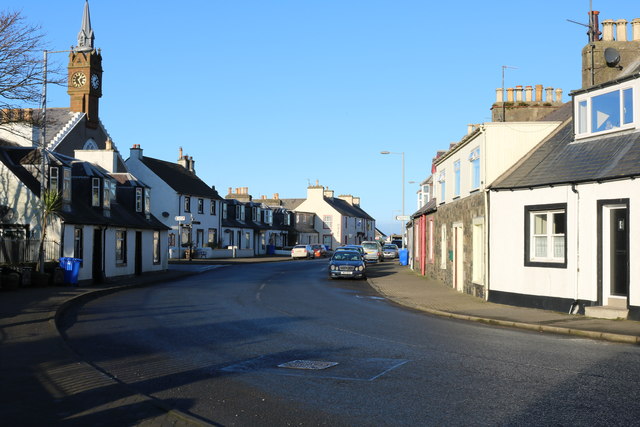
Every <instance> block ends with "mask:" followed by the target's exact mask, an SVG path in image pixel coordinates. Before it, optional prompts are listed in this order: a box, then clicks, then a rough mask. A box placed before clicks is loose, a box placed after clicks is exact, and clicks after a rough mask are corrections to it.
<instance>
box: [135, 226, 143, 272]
mask: <svg viewBox="0 0 640 427" xmlns="http://www.w3.org/2000/svg"><path fill="white" fill-rule="evenodd" d="M135 274H136V276H139V275H141V274H142V232H141V231H136V253H135Z"/></svg>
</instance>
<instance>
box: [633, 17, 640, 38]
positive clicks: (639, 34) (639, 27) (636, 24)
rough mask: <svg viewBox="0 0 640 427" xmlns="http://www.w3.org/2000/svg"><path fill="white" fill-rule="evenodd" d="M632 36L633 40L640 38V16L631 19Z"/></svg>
mask: <svg viewBox="0 0 640 427" xmlns="http://www.w3.org/2000/svg"><path fill="white" fill-rule="evenodd" d="M631 37H632V40H633V41H638V40H640V18H635V19H634V20H633V21H631Z"/></svg>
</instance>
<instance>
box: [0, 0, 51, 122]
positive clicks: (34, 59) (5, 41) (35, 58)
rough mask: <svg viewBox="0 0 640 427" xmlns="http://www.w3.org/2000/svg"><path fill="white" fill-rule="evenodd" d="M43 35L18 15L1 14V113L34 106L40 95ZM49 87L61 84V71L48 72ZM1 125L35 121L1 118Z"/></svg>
mask: <svg viewBox="0 0 640 427" xmlns="http://www.w3.org/2000/svg"><path fill="white" fill-rule="evenodd" d="M45 49H46V47H45V42H44V34H43V32H42V29H41V27H40V26H38V25H32V24H29V23H27V22H26V20H25V18H24V17H23V16H22V15H21V14H20V12H6V11H0V109H2V110H11V109H16V108H20V107H24V106H28V105H31V106H37V105H38V104H39V103H40V101H41V93H42V79H43V75H42V66H43V57H44V55H43V52H44V50H45ZM48 75H49V77H48V78H47V80H48V83H56V84H60V83H62V82H63V78H62V76H61V72H60V69H59V68H58V67H53V69H51V68H50V69H49V71H48ZM3 116H4V117H2V120H3V121H5V122H6V121H22V120H26V121H33V120H34V119H35V117H31V115H27V117H25V116H24V115H22V114H7V113H5V114H3Z"/></svg>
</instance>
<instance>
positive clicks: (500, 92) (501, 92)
mask: <svg viewBox="0 0 640 427" xmlns="http://www.w3.org/2000/svg"><path fill="white" fill-rule="evenodd" d="M496 102H504V90H503V89H502V88H501V87H499V88H497V89H496Z"/></svg>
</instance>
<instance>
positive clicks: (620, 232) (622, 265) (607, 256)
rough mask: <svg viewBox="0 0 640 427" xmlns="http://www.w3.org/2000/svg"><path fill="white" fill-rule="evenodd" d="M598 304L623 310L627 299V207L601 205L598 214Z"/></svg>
mask: <svg viewBox="0 0 640 427" xmlns="http://www.w3.org/2000/svg"><path fill="white" fill-rule="evenodd" d="M599 216H600V218H599V220H600V222H601V226H600V227H599V228H600V236H601V237H600V241H601V244H600V254H599V258H600V263H601V269H600V275H599V276H600V277H599V279H600V280H599V282H600V283H599V285H600V286H599V287H600V290H599V291H600V292H599V301H598V302H599V303H601V304H602V305H608V306H620V307H626V306H627V300H628V297H629V209H628V204H626V203H625V204H603V205H602V208H601V209H600V212H599Z"/></svg>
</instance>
